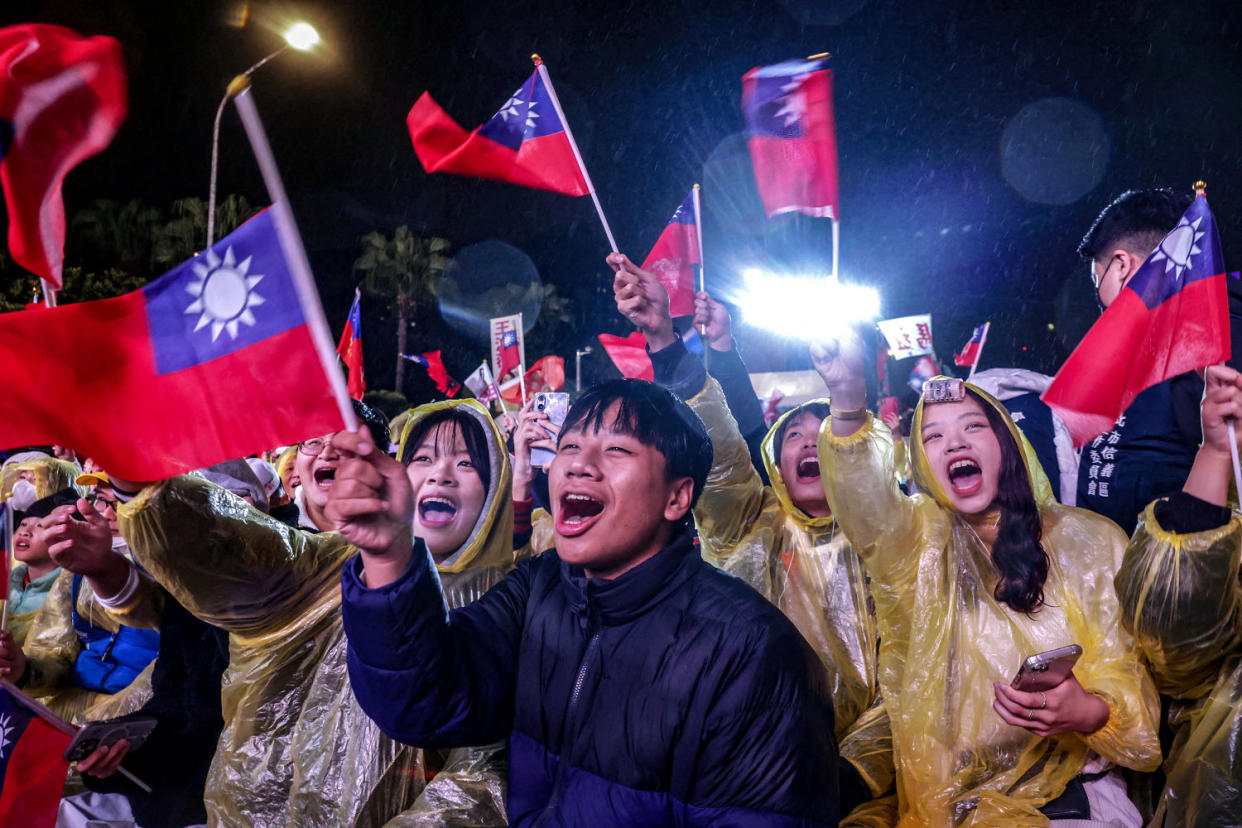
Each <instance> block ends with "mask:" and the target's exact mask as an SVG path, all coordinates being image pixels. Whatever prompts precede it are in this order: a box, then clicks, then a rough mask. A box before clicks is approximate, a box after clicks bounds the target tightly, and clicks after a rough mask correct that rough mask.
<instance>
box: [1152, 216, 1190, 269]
mask: <svg viewBox="0 0 1242 828" xmlns="http://www.w3.org/2000/svg"><path fill="white" fill-rule="evenodd" d="M1202 221H1203V216H1199V217H1198V218H1197V219H1195V220H1194V221H1186V217H1185V216H1182V220H1181V221H1180V222H1178V225H1177V226H1176V227H1174V228H1173V232H1171V233H1169V235H1167V236H1165V237H1164V240H1163V241H1161V242H1160V246H1159V247H1157V248H1156V252H1155V253H1152V254H1151V260H1152V261H1153V262H1158V261H1160V260H1161V259H1164V260H1165V263H1164V272H1165V273H1168V272H1169V271H1170V270H1172V271H1174V273H1173V275H1174V276H1175V277H1176V278H1178V279H1180V278H1182V274H1183V273H1184V272H1185V271H1186V268H1188V267H1190V260H1191V259H1193V258H1194V255H1195V254H1196V253H1202V252H1203V251H1202V250H1200V249H1199V239H1201V238H1203V231H1202V230H1200V229H1199V223H1200V222H1202Z"/></svg>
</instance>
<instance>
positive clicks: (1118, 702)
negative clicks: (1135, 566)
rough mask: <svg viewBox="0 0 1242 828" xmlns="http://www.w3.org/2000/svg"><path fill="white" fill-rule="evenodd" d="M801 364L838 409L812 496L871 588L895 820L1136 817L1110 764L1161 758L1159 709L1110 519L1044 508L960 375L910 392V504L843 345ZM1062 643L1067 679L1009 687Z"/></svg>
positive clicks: (856, 360)
mask: <svg viewBox="0 0 1242 828" xmlns="http://www.w3.org/2000/svg"><path fill="white" fill-rule="evenodd" d="M812 356H813V357H814V359H815V363H816V368H817V370H819V372H820V374H821V376H823V378H824V380H825V382H826V383H827V385H828V387H829V391H830V394H831V397H832V401H833V416H832V417H831V418H830V419H828V420H826V421H825V422H824V425H823V427H822V429H821V431H820V438H819V457H820V465H821V474H822V477H823V481H824V489H825V493H826V494H827V497H828V503H829V505H830V506H831V507H832V512H833V514H834V515H835V516H836V518H837V520H838V522H839V523H840V524H841V526H842V527H843V528H844V529H845V532H846V534H847V535H848V536H849V537H850V539H851V540H852V541H853V544H854V548H855V549H857V550H858V552H859V553H860V554H861V555H862V557H863V560H864V561H865V563H866V566H867V569H868V572H869V573H870V575H871V579H872V580H871V591H872V595H873V596H874V598H875V602H876V615H877V619H878V622H879V627H880V639H881V645H880V662H879V679H880V688H881V691H882V692H883V694H884V700H885V706H886V707H887V708H888V712H889V716H890V719H891V726H892V733H893V749H894V753H895V756H896V764H897V784H898V793H899V797H900V809H901V814H902V821H901V823H900V824H901V825H929V826H951V825H970V826H1008V825H1023V826H1025V825H1032V826H1034V825H1045V824H1048V822H1049V821H1050V820H1055V819H1078V820H1087V821H1086V822H1078V823H1076V824H1078V825H1092V824H1113V825H1135V826H1137V825H1139V824H1140V823H1141V818H1140V816H1139V814H1138V811H1137V810H1136V809H1135V808H1134V807H1133V806H1132V805H1131V804H1130V803H1129V801H1128V799H1127V798H1126V796H1125V786H1124V783H1123V782H1122V780H1121V778H1120V773H1119V771H1118V770H1117V768H1118V767H1125V768H1131V769H1134V770H1138V771H1151V770H1154V769H1155V768H1156V767H1157V766H1158V765H1159V763H1160V748H1159V744H1158V743H1157V739H1156V720H1157V716H1158V713H1159V707H1158V704H1157V699H1156V693H1155V689H1154V687H1153V686H1152V682H1151V678H1150V677H1149V676H1148V674H1147V672H1146V670H1145V669H1144V667H1143V665H1142V664H1141V662H1140V659H1139V656H1138V653H1137V651H1136V649H1135V646H1134V643H1133V641H1132V640H1131V639H1130V637H1129V636H1128V635H1127V634H1126V632H1125V631H1124V630H1123V629H1122V628H1121V626H1120V611H1119V608H1118V603H1117V598H1116V595H1115V593H1114V592H1113V588H1112V581H1113V576H1114V574H1115V573H1116V571H1117V568H1118V566H1119V565H1120V563H1121V559H1122V554H1123V552H1124V550H1125V545H1126V539H1125V537H1124V535H1123V534H1122V533H1121V530H1120V529H1118V528H1117V527H1116V525H1114V524H1113V523H1111V522H1110V521H1108V520H1106V519H1104V518H1101V517H1098V516H1097V515H1094V514H1091V513H1089V512H1085V511H1083V510H1081V509H1075V508H1072V507H1064V506H1059V505H1057V504H1056V503H1055V502H1054V500H1053V498H1052V496H1051V492H1050V490H1049V487H1048V482H1047V478H1046V477H1044V475H1043V472H1042V470H1041V469H1040V468H1039V464H1038V461H1036V460H1035V458H1034V453H1033V452H1032V451H1031V450H1030V447H1029V445H1028V444H1027V443H1026V440H1025V438H1024V437H1023V436H1022V434H1021V432H1019V431H1018V429H1017V427H1016V426H1015V425H1014V423H1013V421H1012V420H1011V419H1010V418H1009V416H1008V414H1007V413H1006V412H1005V409H1004V407H1003V406H1001V405H1000V404H999V403H998V402H996V400H994V399H992V398H991V397H990V396H989V395H987V394H986V393H984V392H982V391H980V390H979V389H977V388H975V387H973V386H971V385H964V386H963V389H964V391H965V393H964V398H962V399H960V400H959V401H955V402H939V403H934V404H933V403H928V402H927V401H926V400H924V401H922V402H920V404H919V406H918V408H917V409H916V411H915V416H914V421H913V423H912V427H911V439H910V444H911V453H912V459H913V468H914V477H915V481H916V483H917V485H918V489H919V491H920V492H922V494H919V495H916V496H914V497H907V496H906V495H904V494H902V492H901V491H900V489H899V488H898V487H897V484H896V482H895V478H894V474H893V441H892V437H891V435H890V434H889V432H888V429H887V428H885V427H884V426H883V425H882V424H880V423H879V422H878V421H876V420H875V418H874V417H872V416H871V414H870V413H868V412H867V411H866V409H865V397H864V394H863V389H862V384H861V382H860V380H859V379H858V378H859V377H860V376H861V367H862V359H861V350H860V348H859V347H858V343H857V342H856V340H853V339H852V338H849V339H845V340H842V341H839V342H837V343H832V344H831V345H828V346H821V345H816V346H814V347H813V348H812ZM1069 644H1078V645H1080V646H1081V647H1082V649H1083V653H1082V657H1081V658H1080V659H1079V661H1078V663H1077V665H1076V666H1075V668H1074V671H1073V674H1072V675H1071V676H1070V677H1069V678H1067V679H1066V680H1064V681H1063V682H1061V683H1060V684H1059V685H1057V686H1056V687H1054V688H1052V689H1049V690H1047V691H1046V692H1042V693H1040V692H1035V693H1023V692H1020V691H1017V690H1014V689H1013V688H1012V687H1010V686H1009V685H1010V682H1011V680H1012V678H1013V676H1014V674H1015V672H1016V671H1017V668H1018V666H1019V665H1020V664H1021V662H1022V660H1023V659H1024V658H1026V657H1028V656H1030V655H1034V654H1036V653H1040V652H1043V651H1046V650H1051V649H1054V648H1057V647H1062V646H1065V645H1069ZM1108 820H1116V821H1115V822H1108Z"/></svg>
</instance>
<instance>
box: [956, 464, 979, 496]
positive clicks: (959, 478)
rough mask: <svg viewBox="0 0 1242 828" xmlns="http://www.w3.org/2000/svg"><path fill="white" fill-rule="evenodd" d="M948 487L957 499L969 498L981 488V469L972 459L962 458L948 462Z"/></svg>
mask: <svg viewBox="0 0 1242 828" xmlns="http://www.w3.org/2000/svg"><path fill="white" fill-rule="evenodd" d="M948 472H949V475H948V476H949V486H950V487H951V488H952V489H953V493H954V494H956V495H958V496H959V497H969V496H970V495H973V494H975V493H977V492H978V491H979V489H981V488H982V487H983V469H981V468H979V464H978V462H976V461H975V460H974V459H973V458H969V457H962V458H959V459H957V460H952V461H950V462H949V466H948Z"/></svg>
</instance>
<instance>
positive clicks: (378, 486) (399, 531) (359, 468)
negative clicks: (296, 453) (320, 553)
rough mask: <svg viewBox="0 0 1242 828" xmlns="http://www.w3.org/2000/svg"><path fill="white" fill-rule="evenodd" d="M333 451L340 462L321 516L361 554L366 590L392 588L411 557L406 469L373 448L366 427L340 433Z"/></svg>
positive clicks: (410, 501)
mask: <svg viewBox="0 0 1242 828" xmlns="http://www.w3.org/2000/svg"><path fill="white" fill-rule="evenodd" d="M332 446H333V448H335V449H336V450H337V451H338V452H339V453H340V455H341V457H342V461H341V464H340V465H339V466H338V467H337V469H336V477H335V480H334V481H333V483H332V488H331V490H330V491H329V494H328V502H327V504H326V505H325V506H324V515H325V516H326V517H327V519H328V520H330V521H331V522H332V524H333V526H334V527H335V528H336V530H337V531H338V532H340V533H341V535H342V536H343V537H344V538H345V540H347V541H349V542H350V543H352V544H353V545H354V546H356V547H358V549H359V550H360V551H361V552H362V557H363V566H364V567H365V569H366V578H367V585H368V586H371V587H377V586H383V585H384V584H388V583H391V582H392V581H395V580H396V579H397V578H398V577H400V576H401V574H402V573H403V572H405V570H406V568H407V567H408V566H409V563H410V556H411V554H412V552H413V543H414V532H413V521H414V490H413V488H412V487H411V486H410V480H409V478H408V477H406V473H405V467H404V466H402V465H401V464H400V463H398V462H397V461H396V460H394V459H392V458H391V457H389V456H388V455H387V454H385V453H384V452H382V451H380V450H379V449H378V448H376V447H375V445H374V444H373V443H372V441H371V436H370V434H369V433H368V432H367V430H366V428H365V427H360V428H359V429H358V431H356V432H350V431H341V432H338V433H337V434H336V435H335V436H333V438H332Z"/></svg>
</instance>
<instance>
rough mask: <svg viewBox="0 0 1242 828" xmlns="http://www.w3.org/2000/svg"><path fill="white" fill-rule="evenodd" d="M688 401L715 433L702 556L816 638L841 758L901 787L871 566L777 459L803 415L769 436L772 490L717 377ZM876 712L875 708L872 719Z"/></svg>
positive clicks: (876, 783) (870, 779) (700, 521)
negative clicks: (799, 501) (882, 693)
mask: <svg viewBox="0 0 1242 828" xmlns="http://www.w3.org/2000/svg"><path fill="white" fill-rule="evenodd" d="M822 402H824V403H827V401H826V400H824V401H822ZM689 405H690V407H691V408H692V409H694V411H695V413H696V414H698V415H699V418H700V419H702V421H703V424H704V425H705V426H706V427H707V433H708V435H709V436H710V437H711V441H712V450H713V460H712V469H711V473H710V474H709V475H708V477H707V484H706V485H705V486H704V488H703V494H702V495H701V496H700V498H699V502H698V504H697V505H696V506H695V509H694V520H695V523H696V525H697V526H698V532H699V541H700V544H701V546H702V551H703V557H704V558H705V559H706V560H707V561H709V562H710V563H712V564H713V565H715V566H717V567H719V568H721V569H723V570H725V571H727V572H731V573H733V574H735V575H737V576H738V577H740V578H741V579H742V580H744V581H746V582H747V583H748V584H750V585H751V586H752V587H754V588H755V589H756V590H758V591H759V592H760V593H761V594H762V595H763V596H764V597H765V598H767V599H768V600H769V601H771V602H772V603H773V604H775V605H776V606H777V607H779V608H780V610H781V611H782V612H783V613H784V614H785V615H786V616H787V617H788V618H789V619H790V620H791V621H793V623H794V626H796V627H797V628H798V631H799V632H801V633H802V635H803V637H804V638H806V640H807V641H809V642H810V644H811V646H812V647H813V648H814V649H815V651H816V652H817V653H818V654H819V656H820V659H821V660H822V661H823V663H824V666H825V667H826V668H827V671H828V676H829V680H830V682H831V686H832V701H833V705H834V707H835V712H836V731H837V732H836V736H837V740H838V742H839V743H840V747H841V755H842V756H843V757H844V758H847V759H849V760H850V761H851V762H852V763H853V764H854V765H855V766H856V767H857V768H858V770H859V772H860V773H861V774H862V776H863V779H864V780H865V781H866V782H867V783H868V786H869V787H870V788H871V789H872V793H873V795H879V794H882V793H883V792H884V791H886V790H887V789H888V788H889V786H890V785H891V783H892V781H893V760H892V755H891V742H890V740H889V736H888V732H887V727H886V721H885V717H884V716H883V714H882V709H879V708H878V693H879V686H878V683H877V680H876V661H877V647H878V642H879V632H878V629H877V627H876V622H875V615H874V612H873V610H872V608H871V604H870V601H871V598H870V593H869V591H868V588H867V575H866V570H865V569H864V567H863V563H862V560H861V559H860V558H859V557H858V555H857V554H856V553H855V552H854V550H853V549H852V548H851V547H850V543H849V541H848V540H847V539H846V537H845V533H844V532H842V531H841V530H840V529H839V528H838V526H837V524H836V521H834V520H833V518H831V517H818V518H817V517H811V516H810V515H808V514H807V513H806V512H804V511H802V510H801V509H800V508H798V507H797V506H795V505H794V503H793V501H792V500H790V497H789V492H788V490H787V489H786V487H785V483H784V481H783V480H782V478H781V470H780V459H779V458H778V457H777V456H776V446H775V442H776V439H775V437H776V433H777V431H778V429H780V427H781V423H782V422H784V421H785V420H786V419H788V418H789V417H790V416H796V415H797V414H798V413H800V412H799V409H794V410H793V411H791V412H789V413H787V414H785V416H784V417H782V418H781V421H778V422H777V424H776V425H775V426H773V428H772V429H771V430H769V431H768V434H767V437H765V438H764V441H763V446H762V451H763V460H764V464H765V465H766V466H767V470H768V477H769V479H770V480H771V481H772V482H771V485H770V486H764V485H763V483H762V481H761V480H760V478H759V474H758V472H756V471H755V468H754V466H753V465H752V463H751V455H750V450H749V448H748V447H747V445H746V441H745V439H743V437H742V435H741V433H740V431H739V430H738V426H737V423H736V421H735V420H734V419H733V415H732V414H730V413H729V408H728V404H727V403H726V401H725V397H724V393H723V392H722V391H721V389H720V385H719V384H718V383H717V382H716V380H714V379H711V378H709V379H708V381H707V383H706V384H705V385H704V387H703V390H702V391H700V392H699V393H698V394H696V395H695V396H694V397H692V398H691V399H690V400H689ZM873 706H876V707H877V710H874V711H871V713H870V714H869V715H867V716H866V717H864V713H866V712H867V711H869V709H870V708H872V707H873Z"/></svg>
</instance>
